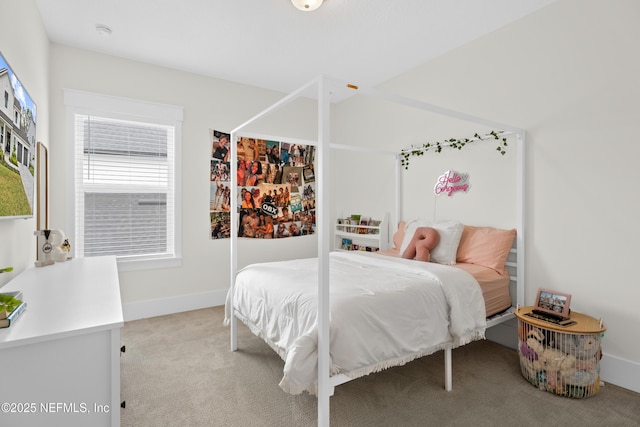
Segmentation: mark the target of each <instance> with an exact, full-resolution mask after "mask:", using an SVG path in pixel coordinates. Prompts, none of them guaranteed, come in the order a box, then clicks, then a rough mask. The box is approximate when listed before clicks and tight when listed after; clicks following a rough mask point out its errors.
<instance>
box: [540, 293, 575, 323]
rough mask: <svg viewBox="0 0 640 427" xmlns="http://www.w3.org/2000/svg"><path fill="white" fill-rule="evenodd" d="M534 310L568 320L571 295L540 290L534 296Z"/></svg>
mask: <svg viewBox="0 0 640 427" xmlns="http://www.w3.org/2000/svg"><path fill="white" fill-rule="evenodd" d="M535 309H536V310H538V311H541V312H544V313H547V314H550V315H552V316H559V317H563V318H568V317H569V314H570V313H571V295H570V294H565V293H563V292H558V291H552V290H551V289H543V288H540V289H538V295H537V296H536V308H535Z"/></svg>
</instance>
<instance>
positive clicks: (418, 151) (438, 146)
mask: <svg viewBox="0 0 640 427" xmlns="http://www.w3.org/2000/svg"><path fill="white" fill-rule="evenodd" d="M501 133H503V132H502V131H499V132H497V131H495V130H492V131H491V132H489V133H488V134H487V135H486V137H484V138H483V137H482V136H480V134H478V133H477V132H476V134H475V135H473V138H464V139H456V138H450V139H447V140H445V141H443V142H437V141H436V142H435V143H433V144H431V143H426V144H422V146H421V147H413V146H411V148H407V149H405V148H403V149H402V151H400V155H401V156H402V162H401V164H402V166H404V168H405V169H409V157H411V156H422V155H423V154H424V153H426V152H427V151H429V150H431V149H434V150H435V152H436V153H440V152H441V151H442V148H443V147H451V148H457V149H458V150H462V147H464V146H465V145H467V144H470V143H472V142H473V141H485V140H487V139H492V138H493V139H494V140H499V141H500V142H499V143H498V147H496V151H498V152H499V153H500V154H501V155H503V156H504V155H505V153H506V152H507V138H506V137H501V136H500V134H501Z"/></svg>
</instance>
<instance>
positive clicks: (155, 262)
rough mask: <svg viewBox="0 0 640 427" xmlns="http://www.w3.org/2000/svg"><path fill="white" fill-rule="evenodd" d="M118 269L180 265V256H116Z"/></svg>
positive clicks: (148, 268)
mask: <svg viewBox="0 0 640 427" xmlns="http://www.w3.org/2000/svg"><path fill="white" fill-rule="evenodd" d="M117 261H118V271H137V270H153V269H157V268H174V267H181V266H182V258H157V259H138V260H131V259H122V258H118V259H117Z"/></svg>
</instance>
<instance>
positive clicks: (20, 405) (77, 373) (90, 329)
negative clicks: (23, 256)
mask: <svg viewBox="0 0 640 427" xmlns="http://www.w3.org/2000/svg"><path fill="white" fill-rule="evenodd" d="M16 290H21V291H22V293H23V298H22V299H23V300H24V301H26V302H27V309H26V311H25V312H24V313H22V315H20V317H19V318H18V319H17V320H16V321H15V323H14V324H12V325H11V327H9V328H6V329H0V369H1V370H2V371H1V373H0V405H2V406H1V407H0V425H2V426H4V425H7V426H9V425H10V426H36V425H38V426H45V425H46V426H65V427H66V426H93V427H95V426H113V427H115V426H119V425H120V328H121V327H122V325H123V323H124V320H123V316H122V301H121V298H120V285H119V281H118V268H117V264H116V260H115V258H114V257H98V258H79V259H74V260H71V261H67V262H63V263H56V264H54V265H50V266H46V267H40V268H36V267H33V268H29V269H27V270H26V271H24V272H23V273H21V274H20V275H18V276H16V277H15V278H14V279H13V280H12V281H10V282H9V283H7V284H6V285H5V286H3V287H2V288H0V292H8V291H16Z"/></svg>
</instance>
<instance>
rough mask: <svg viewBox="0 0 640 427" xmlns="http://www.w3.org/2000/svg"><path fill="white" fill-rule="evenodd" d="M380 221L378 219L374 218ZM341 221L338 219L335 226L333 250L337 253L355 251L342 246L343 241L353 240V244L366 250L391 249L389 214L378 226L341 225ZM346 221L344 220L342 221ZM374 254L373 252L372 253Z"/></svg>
mask: <svg viewBox="0 0 640 427" xmlns="http://www.w3.org/2000/svg"><path fill="white" fill-rule="evenodd" d="M372 219H374V220H378V219H377V218H372ZM340 220H341V219H337V220H336V223H335V225H334V227H335V228H334V233H333V234H334V242H333V249H334V250H336V251H347V250H354V249H345V248H343V246H342V240H343V239H349V240H351V243H352V244H354V245H358V246H359V247H364V248H367V247H368V248H374V249H375V248H377V249H378V250H381V251H384V250H387V249H389V247H390V239H389V235H390V234H389V214H388V213H386V214H385V215H384V217H383V218H382V219H381V220H379V221H380V224H378V225H360V224H358V225H355V224H344V223H339V221H340ZM342 221H344V219H342ZM359 230H365V231H366V233H360V232H358V231H359ZM372 252H373V251H372Z"/></svg>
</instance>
